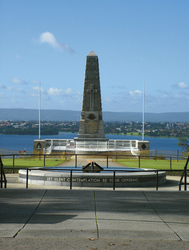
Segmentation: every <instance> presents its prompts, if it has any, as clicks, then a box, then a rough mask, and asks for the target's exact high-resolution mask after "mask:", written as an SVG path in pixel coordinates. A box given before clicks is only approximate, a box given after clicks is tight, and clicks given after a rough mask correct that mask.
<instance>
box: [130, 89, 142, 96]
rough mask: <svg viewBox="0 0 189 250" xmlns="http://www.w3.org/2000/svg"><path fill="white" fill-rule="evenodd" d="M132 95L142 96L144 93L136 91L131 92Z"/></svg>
mask: <svg viewBox="0 0 189 250" xmlns="http://www.w3.org/2000/svg"><path fill="white" fill-rule="evenodd" d="M129 94H130V95H132V96H133V95H141V94H142V91H141V90H139V89H137V90H134V91H130V92H129Z"/></svg>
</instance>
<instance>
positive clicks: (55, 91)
mask: <svg viewBox="0 0 189 250" xmlns="http://www.w3.org/2000/svg"><path fill="white" fill-rule="evenodd" d="M47 93H48V94H49V95H51V96H60V95H62V96H63V95H64V96H73V95H80V94H81V93H80V91H73V90H72V89H71V88H68V89H66V90H64V89H58V88H53V87H51V88H49V90H48V91H47Z"/></svg>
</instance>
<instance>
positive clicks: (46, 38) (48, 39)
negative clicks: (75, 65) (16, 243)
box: [39, 32, 74, 53]
mask: <svg viewBox="0 0 189 250" xmlns="http://www.w3.org/2000/svg"><path fill="white" fill-rule="evenodd" d="M39 42H40V43H48V44H49V45H51V46H52V47H53V48H56V49H61V50H66V51H67V52H69V53H73V52H74V51H73V49H71V48H70V47H69V46H68V45H67V44H62V43H59V42H58V41H57V40H56V38H55V36H54V35H53V34H52V33H50V32H44V33H42V34H41V35H40V37H39Z"/></svg>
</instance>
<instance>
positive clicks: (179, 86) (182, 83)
mask: <svg viewBox="0 0 189 250" xmlns="http://www.w3.org/2000/svg"><path fill="white" fill-rule="evenodd" d="M172 87H174V88H177V89H189V86H188V84H186V83H185V82H179V83H176V84H174V85H172Z"/></svg>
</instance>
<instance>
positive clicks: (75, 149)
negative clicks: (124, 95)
mask: <svg viewBox="0 0 189 250" xmlns="http://www.w3.org/2000/svg"><path fill="white" fill-rule="evenodd" d="M33 149H34V152H41V153H48V154H49V153H53V152H71V153H73V154H74V153H76V154H96V153H101V152H112V153H115V152H122V153H123V152H125V154H130V155H135V156H138V155H140V152H141V151H146V150H149V141H144V140H142V141H140V140H109V139H108V138H106V137H105V133H104V122H103V119H102V103H101V90H100V74H99V62H98V56H97V55H96V54H95V53H94V52H93V51H91V52H90V53H89V54H88V55H87V58H86V66H85V79H84V89H83V102H82V110H81V118H80V127H79V133H78V137H76V138H74V139H45V140H34V143H33Z"/></svg>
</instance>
